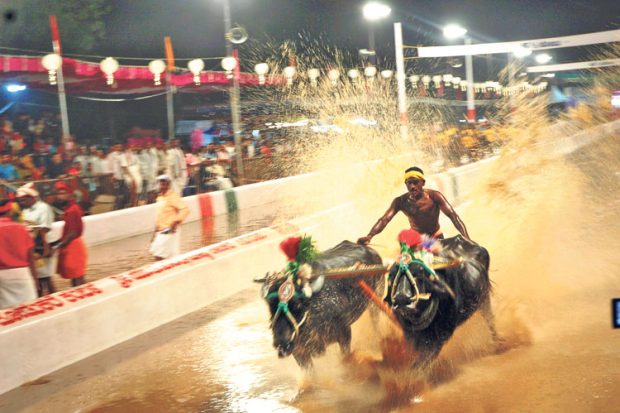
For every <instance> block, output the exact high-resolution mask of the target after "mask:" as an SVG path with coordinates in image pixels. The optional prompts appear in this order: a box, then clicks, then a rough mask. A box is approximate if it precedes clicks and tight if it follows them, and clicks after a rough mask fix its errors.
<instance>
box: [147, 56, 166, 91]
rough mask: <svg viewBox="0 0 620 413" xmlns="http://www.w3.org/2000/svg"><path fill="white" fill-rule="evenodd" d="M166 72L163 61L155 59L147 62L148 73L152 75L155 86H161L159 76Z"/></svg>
mask: <svg viewBox="0 0 620 413" xmlns="http://www.w3.org/2000/svg"><path fill="white" fill-rule="evenodd" d="M165 70H166V63H164V61H163V60H161V59H157V60H152V61H151V62H149V71H150V72H151V73H152V74H153V81H154V82H155V86H159V85H161V74H162V73H164V71H165Z"/></svg>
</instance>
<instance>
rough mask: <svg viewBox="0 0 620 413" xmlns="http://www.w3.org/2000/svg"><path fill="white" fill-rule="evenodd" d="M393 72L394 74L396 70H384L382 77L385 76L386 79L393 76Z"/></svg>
mask: <svg viewBox="0 0 620 413" xmlns="http://www.w3.org/2000/svg"><path fill="white" fill-rule="evenodd" d="M393 74H394V72H393V71H391V70H382V71H381V77H382V78H384V79H385V80H388V79H389V78H391V77H392V75H393Z"/></svg>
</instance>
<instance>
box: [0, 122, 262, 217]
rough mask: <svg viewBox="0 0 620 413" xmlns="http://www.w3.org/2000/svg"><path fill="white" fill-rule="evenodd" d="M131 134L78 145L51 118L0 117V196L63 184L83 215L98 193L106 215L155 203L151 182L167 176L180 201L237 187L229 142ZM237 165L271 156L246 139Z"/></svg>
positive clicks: (233, 151)
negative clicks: (25, 186)
mask: <svg viewBox="0 0 620 413" xmlns="http://www.w3.org/2000/svg"><path fill="white" fill-rule="evenodd" d="M152 132H153V131H149V132H148V133H141V130H140V129H133V130H132V131H130V133H129V134H128V136H126V138H125V139H123V142H122V143H114V144H111V145H109V146H104V145H102V144H90V145H85V144H84V143H85V142H84V141H82V140H81V141H79V142H78V141H76V139H75V137H74V136H68V137H67V138H66V139H65V140H64V141H62V140H61V130H60V124H59V119H58V116H57V115H55V114H53V113H51V112H43V113H41V114H40V116H39V117H32V116H31V115H28V114H24V113H20V114H18V115H16V116H15V117H14V119H12V120H11V119H10V118H9V117H8V116H1V117H0V183H2V185H0V197H1V196H6V195H8V194H9V193H10V192H13V191H14V190H15V188H17V187H18V186H20V185H22V184H24V183H26V182H35V183H36V187H37V189H38V190H39V192H40V193H41V194H42V197H43V198H45V196H46V195H47V194H48V193H50V192H51V188H52V186H53V184H54V181H57V180H64V181H65V182H67V183H68V184H69V185H70V186H71V188H72V189H73V190H74V192H75V195H76V198H77V201H78V202H79V203H80V205H81V206H82V207H83V209H84V210H85V212H86V213H88V212H89V209H90V207H91V206H92V205H93V202H94V201H95V199H96V198H97V197H99V196H100V195H105V196H106V197H100V198H101V199H105V200H106V202H107V203H108V204H110V205H109V208H108V210H110V209H121V208H125V207H131V206H136V205H140V204H145V203H151V202H154V200H155V198H156V194H157V190H158V187H157V182H156V177H157V176H158V175H160V174H167V175H169V176H171V177H172V179H173V182H172V184H173V189H174V190H175V191H176V192H177V193H179V194H182V195H189V194H194V193H199V192H207V191H213V190H222V189H229V188H232V187H233V186H234V185H235V184H237V183H238V182H237V177H236V166H235V162H234V160H235V158H236V156H237V154H236V146H235V144H234V143H233V139H232V138H231V137H221V138H219V139H217V141H216V142H213V143H210V144H208V145H201V144H200V143H199V144H196V141H195V140H192V138H191V137H188V138H187V139H185V140H184V141H181V140H179V139H171V140H169V141H168V142H166V141H164V139H162V138H161V137H160V136H159V135H158V133H152ZM241 148H242V156H243V157H244V159H248V158H254V157H256V156H257V155H258V156H261V157H270V156H271V149H270V145H269V144H267V143H264V142H263V143H260V144H259V142H257V141H256V140H255V139H253V138H252V136H251V135H248V136H247V137H245V138H244V139H243V141H242V146H241Z"/></svg>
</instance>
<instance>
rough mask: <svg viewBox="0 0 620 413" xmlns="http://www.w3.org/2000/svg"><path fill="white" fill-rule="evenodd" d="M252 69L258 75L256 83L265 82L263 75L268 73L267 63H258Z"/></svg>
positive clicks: (261, 83)
mask: <svg viewBox="0 0 620 413" xmlns="http://www.w3.org/2000/svg"><path fill="white" fill-rule="evenodd" d="M254 71H255V72H256V74H257V75H258V84H259V85H264V84H265V75H266V74H267V73H269V65H268V64H267V63H258V64H256V66H254Z"/></svg>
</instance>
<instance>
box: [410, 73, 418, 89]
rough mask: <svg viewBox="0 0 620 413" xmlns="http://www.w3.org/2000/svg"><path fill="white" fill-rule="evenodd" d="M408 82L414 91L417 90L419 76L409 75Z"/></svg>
mask: <svg viewBox="0 0 620 413" xmlns="http://www.w3.org/2000/svg"><path fill="white" fill-rule="evenodd" d="M409 81H410V82H411V86H412V87H413V88H414V89H417V88H418V82H419V81H420V76H419V75H411V76H409Z"/></svg>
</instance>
